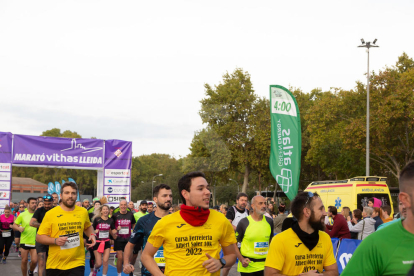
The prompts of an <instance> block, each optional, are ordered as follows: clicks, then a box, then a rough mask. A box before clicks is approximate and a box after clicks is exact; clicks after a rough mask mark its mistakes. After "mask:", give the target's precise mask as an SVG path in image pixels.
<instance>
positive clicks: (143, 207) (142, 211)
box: [134, 200, 148, 221]
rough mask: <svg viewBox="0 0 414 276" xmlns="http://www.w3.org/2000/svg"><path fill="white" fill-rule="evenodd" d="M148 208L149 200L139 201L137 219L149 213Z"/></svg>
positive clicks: (135, 215)
mask: <svg viewBox="0 0 414 276" xmlns="http://www.w3.org/2000/svg"><path fill="white" fill-rule="evenodd" d="M147 208H148V203H147V201H146V200H142V201H141V202H140V203H139V211H138V212H136V213H135V214H134V218H135V221H138V220H139V219H140V218H141V217H143V216H145V215H148V212H147Z"/></svg>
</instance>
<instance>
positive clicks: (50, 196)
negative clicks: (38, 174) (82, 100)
mask: <svg viewBox="0 0 414 276" xmlns="http://www.w3.org/2000/svg"><path fill="white" fill-rule="evenodd" d="M43 200H44V201H53V196H52V195H50V194H47V195H44V196H43Z"/></svg>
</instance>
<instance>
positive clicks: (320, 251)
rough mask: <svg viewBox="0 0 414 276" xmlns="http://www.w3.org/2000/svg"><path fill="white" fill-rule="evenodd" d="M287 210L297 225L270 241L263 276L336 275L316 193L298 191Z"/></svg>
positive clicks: (321, 209)
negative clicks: (289, 208) (290, 211)
mask: <svg viewBox="0 0 414 276" xmlns="http://www.w3.org/2000/svg"><path fill="white" fill-rule="evenodd" d="M291 210H292V214H293V216H294V217H295V218H296V219H297V220H298V222H297V223H294V224H293V225H292V228H289V229H287V230H285V231H283V232H282V233H280V234H277V235H276V236H275V237H274V238H273V239H272V242H271V243H270V248H269V253H268V254H267V258H266V261H265V275H266V276H276V275H303V276H305V275H315V276H316V275H320V273H323V275H329V276H337V275H338V267H337V265H336V260H335V257H334V254H333V248H332V241H331V238H330V237H329V235H328V234H327V233H326V232H324V228H325V223H324V221H322V220H323V216H325V215H326V212H325V207H324V206H323V203H322V200H321V199H320V198H319V196H318V195H317V194H316V193H315V194H314V193H312V192H300V193H298V195H297V196H296V197H295V199H294V200H293V201H292V204H291Z"/></svg>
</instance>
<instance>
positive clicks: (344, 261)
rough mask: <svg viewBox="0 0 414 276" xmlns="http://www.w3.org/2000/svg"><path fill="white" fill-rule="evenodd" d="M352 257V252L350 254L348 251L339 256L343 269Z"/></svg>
mask: <svg viewBox="0 0 414 276" xmlns="http://www.w3.org/2000/svg"><path fill="white" fill-rule="evenodd" d="M351 257H352V254H348V253H343V254H342V255H341V256H340V257H339V262H340V263H341V266H342V269H345V266H346V264H347V263H348V262H349V260H350V259H351Z"/></svg>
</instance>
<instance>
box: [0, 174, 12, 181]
mask: <svg viewBox="0 0 414 276" xmlns="http://www.w3.org/2000/svg"><path fill="white" fill-rule="evenodd" d="M0 180H7V181H10V173H0Z"/></svg>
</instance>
